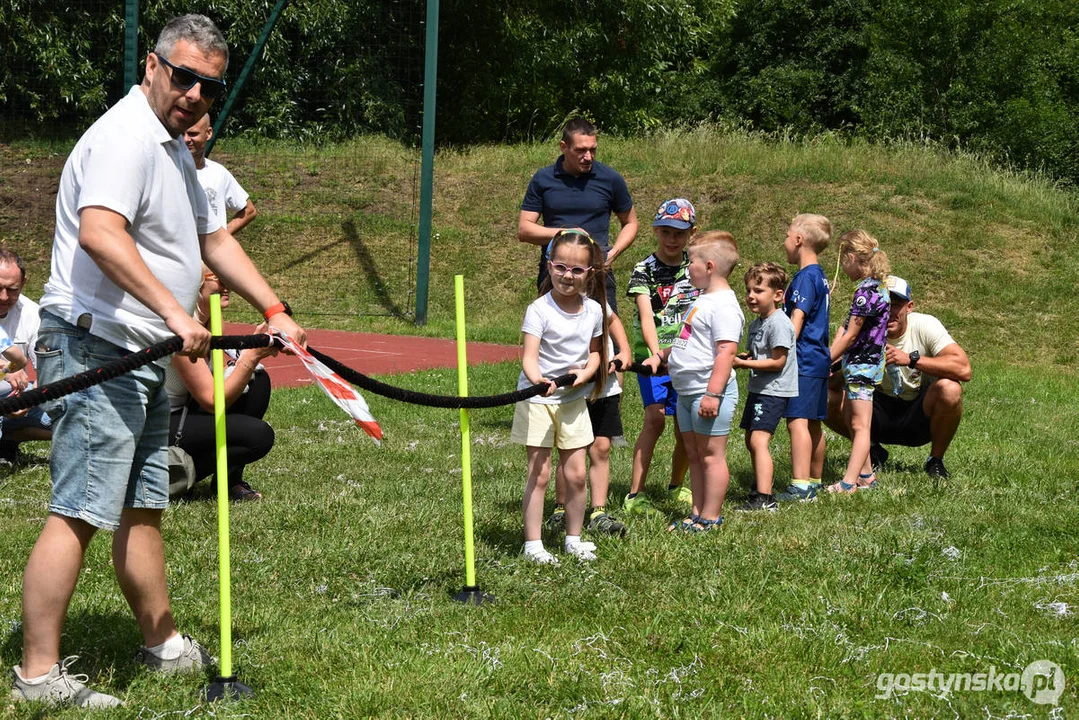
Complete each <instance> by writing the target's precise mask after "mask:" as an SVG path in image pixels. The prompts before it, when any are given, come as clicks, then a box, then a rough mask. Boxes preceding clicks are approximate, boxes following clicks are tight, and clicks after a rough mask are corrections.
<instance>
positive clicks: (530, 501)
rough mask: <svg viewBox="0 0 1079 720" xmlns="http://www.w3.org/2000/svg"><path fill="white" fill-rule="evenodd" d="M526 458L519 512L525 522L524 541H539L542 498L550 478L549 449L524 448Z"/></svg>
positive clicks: (541, 521) (541, 522)
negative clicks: (524, 479)
mask: <svg viewBox="0 0 1079 720" xmlns="http://www.w3.org/2000/svg"><path fill="white" fill-rule="evenodd" d="M525 452H526V453H527V458H528V481H527V482H526V483H525V496H524V500H523V502H522V503H521V510H522V513H523V514H524V521H525V540H526V541H528V540H539V539H540V526H541V525H542V524H543V497H544V496H545V495H546V494H547V484H548V481H549V480H550V476H551V448H544V447H532V446H528V447H526V448H525Z"/></svg>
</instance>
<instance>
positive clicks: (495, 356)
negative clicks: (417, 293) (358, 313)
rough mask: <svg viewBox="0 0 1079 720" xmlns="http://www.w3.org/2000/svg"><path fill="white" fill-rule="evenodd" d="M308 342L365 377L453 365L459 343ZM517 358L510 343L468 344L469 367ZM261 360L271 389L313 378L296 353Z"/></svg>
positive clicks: (235, 328) (351, 335) (228, 326)
mask: <svg viewBox="0 0 1079 720" xmlns="http://www.w3.org/2000/svg"><path fill="white" fill-rule="evenodd" d="M224 333H225V334H226V335H249V334H251V326H250V325H241V324H237V323H225V328H224ZM307 344H308V345H310V346H311V347H313V348H315V349H316V350H318V351H320V352H322V353H325V354H326V355H329V356H330V357H332V358H334V359H335V360H338V361H340V362H341V363H343V364H345V365H347V366H349V367H350V368H352V369H354V370H358V371H359V372H362V373H363V374H364V375H388V374H392V373H404V372H412V371H413V370H431V369H433V368H451V367H457V343H456V342H455V341H453V340H443V339H440V338H427V337H409V336H405V335H376V334H374V333H359V332H344V331H340V330H311V329H308V330H307ZM519 359H520V352H519V349H518V348H517V347H516V346H513V345H494V344H492V343H478V342H470V343H468V364H469V365H475V364H477V363H492V362H505V361H508V360H519ZM262 364H263V365H265V366H266V369H267V370H268V371H269V373H270V379H271V380H272V381H273V384H274V387H299V386H301V385H308V384H310V383H311V376H310V375H308V374H307V371H306V370H304V369H303V366H302V365H301V364H300V361H299V360H297V359H296V358H294V357H290V356H288V355H285V354H283V353H282V354H279V355H278V356H277V357H269V358H266V359H265V360H263V361H262Z"/></svg>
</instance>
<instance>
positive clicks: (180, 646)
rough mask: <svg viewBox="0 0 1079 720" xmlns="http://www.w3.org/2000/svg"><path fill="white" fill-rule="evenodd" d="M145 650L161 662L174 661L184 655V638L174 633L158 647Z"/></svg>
mask: <svg viewBox="0 0 1079 720" xmlns="http://www.w3.org/2000/svg"><path fill="white" fill-rule="evenodd" d="M146 650H147V652H151V653H153V654H154V655H156V656H157V657H158V658H159V659H161V660H175V659H176V658H178V657H180V656H181V655H183V654H184V636H183V635H181V634H180V633H176V634H175V635H173V636H172V637H170V638H169V639H168V640H166V641H165V642H163V643H161V644H160V645H156V646H154V647H152V648H146Z"/></svg>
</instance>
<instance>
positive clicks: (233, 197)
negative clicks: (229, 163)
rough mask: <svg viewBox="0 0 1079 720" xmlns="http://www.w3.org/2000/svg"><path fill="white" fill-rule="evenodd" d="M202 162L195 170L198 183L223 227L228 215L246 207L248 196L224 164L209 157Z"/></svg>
mask: <svg viewBox="0 0 1079 720" xmlns="http://www.w3.org/2000/svg"><path fill="white" fill-rule="evenodd" d="M204 163H205V164H204V165H203V166H202V168H200V169H198V170H196V172H197V173H198V176H199V184H200V185H202V189H203V190H205V191H206V202H207V203H209V205H210V211H211V212H212V213H213V215H214V217H216V218H217V221H218V222H219V223H221V226H222V227H225V226H227V225H228V224H229V218H230V217H232V216H233V215H234V214H236V213H238V212H240V211H241V210H243V209H244V208H245V207H247V198H248V197H249V196H248V194H247V191H246V190H244V189H243V188H242V187H241V186H240V183H238V182H236V178H234V177H233V176H232V173H230V172H229V171H228V169H227V168H226V167H225V166H224V165H222V164H221V163H216V162H214V161H213V160H211V159H209V158H206V160H205V161H204Z"/></svg>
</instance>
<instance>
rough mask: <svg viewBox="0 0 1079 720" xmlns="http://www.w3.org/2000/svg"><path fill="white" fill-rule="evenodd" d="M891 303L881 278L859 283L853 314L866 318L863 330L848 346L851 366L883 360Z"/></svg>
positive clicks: (852, 309)
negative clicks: (889, 304) (889, 305)
mask: <svg viewBox="0 0 1079 720" xmlns="http://www.w3.org/2000/svg"><path fill="white" fill-rule="evenodd" d="M888 303H889V295H888V290H887V289H886V288H885V287H884V284H883V283H881V281H880V280H877V279H876V278H871V277H869V278H866V279H865V280H862V282H860V283H859V284H858V287H857V289H855V291H854V299H853V301H852V302H851V306H850V314H851V315H857V316H859V317H862V318H865V320H864V321H863V323H862V330H861V332H859V333H858V336H857V337H855V338H854V342H853V343H851V346H850V348H848V349H847V364H848V365H879V364H881V363H882V362H883V360H884V345H885V343H886V342H887V339H888ZM848 322H850V319H849V318H848ZM844 327H846V323H844Z"/></svg>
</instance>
